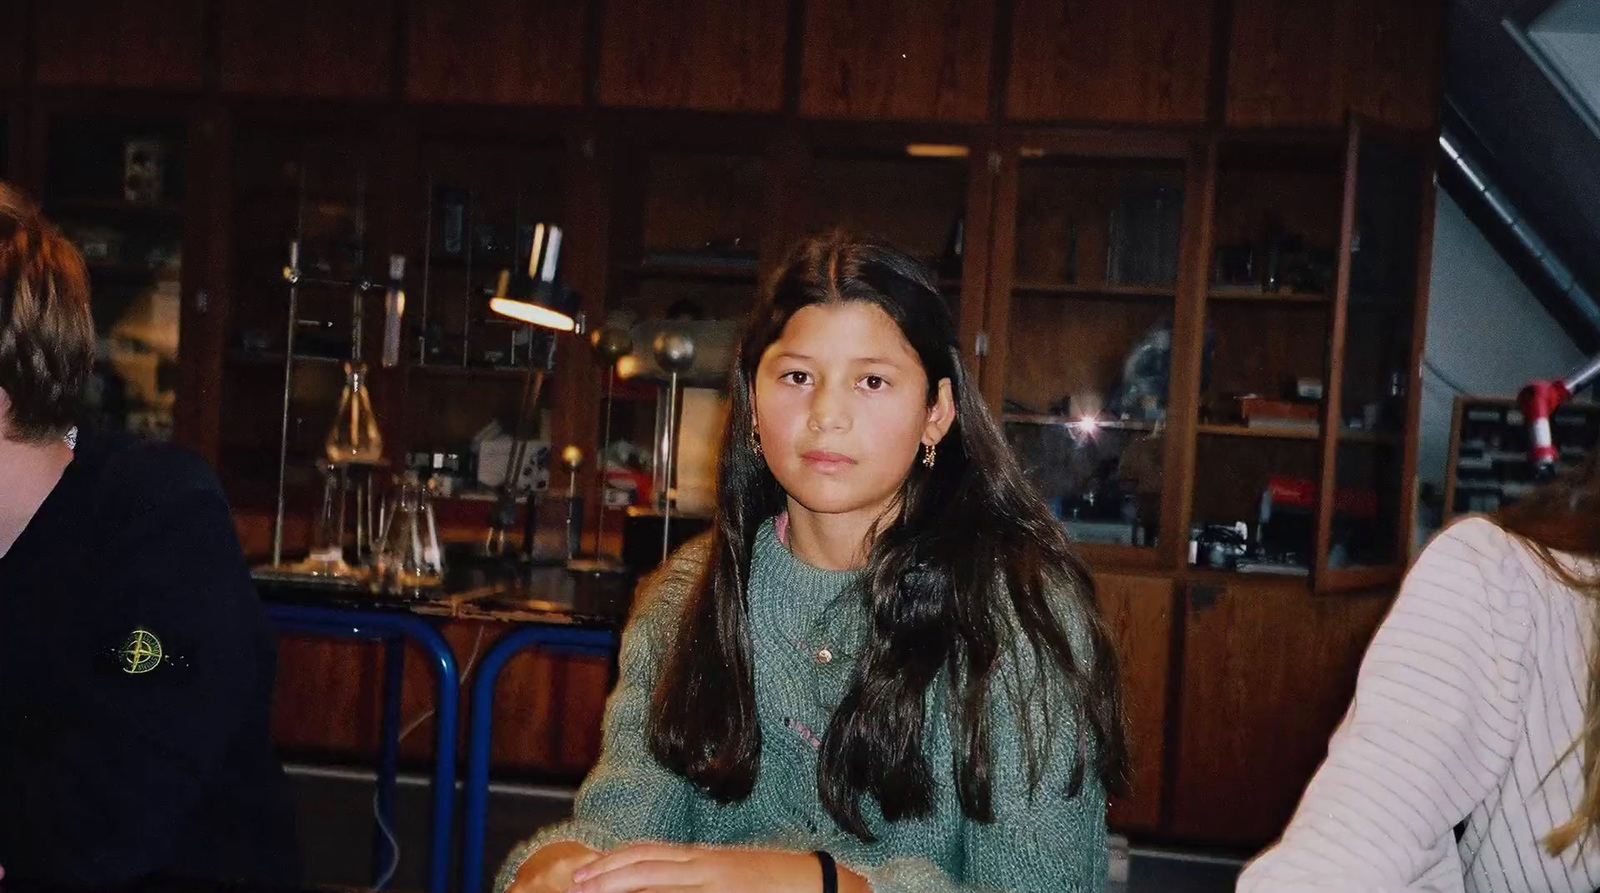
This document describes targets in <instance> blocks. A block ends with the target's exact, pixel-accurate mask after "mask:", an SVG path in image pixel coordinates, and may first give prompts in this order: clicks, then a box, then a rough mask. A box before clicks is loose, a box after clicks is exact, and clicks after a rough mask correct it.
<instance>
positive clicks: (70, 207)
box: [49, 198, 183, 217]
mask: <svg viewBox="0 0 1600 893" xmlns="http://www.w3.org/2000/svg"><path fill="white" fill-rule="evenodd" d="M49 205H50V210H51V213H54V214H81V213H101V214H126V215H137V216H152V217H177V216H179V215H181V214H182V213H183V205H181V204H179V203H178V202H174V201H165V202H130V201H125V200H123V199H119V198H63V199H57V200H55V201H52V202H50V203H49Z"/></svg>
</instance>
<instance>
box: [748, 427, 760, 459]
mask: <svg viewBox="0 0 1600 893" xmlns="http://www.w3.org/2000/svg"><path fill="white" fill-rule="evenodd" d="M750 452H752V453H755V454H756V458H757V459H759V458H761V432H759V431H757V430H756V426H755V423H754V422H752V423H751V425H750Z"/></svg>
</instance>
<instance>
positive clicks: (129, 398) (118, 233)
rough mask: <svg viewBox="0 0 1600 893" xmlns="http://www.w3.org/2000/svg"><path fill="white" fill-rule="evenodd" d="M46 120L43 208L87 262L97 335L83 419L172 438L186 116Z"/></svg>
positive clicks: (181, 259)
mask: <svg viewBox="0 0 1600 893" xmlns="http://www.w3.org/2000/svg"><path fill="white" fill-rule="evenodd" d="M46 126H47V134H46V136H47V139H48V145H47V150H46V151H47V156H46V159H45V190H44V192H45V194H44V200H45V213H46V214H47V215H48V216H49V217H50V219H51V220H52V221H54V222H55V224H56V225H57V226H59V227H60V228H61V230H62V232H64V233H65V234H66V235H67V237H68V238H69V239H71V240H72V241H73V242H74V243H75V244H76V245H77V246H78V250H79V251H81V252H82V253H83V258H84V262H85V264H86V265H87V266H88V269H89V284H90V309H91V312H92V313H93V316H94V325H95V334H96V342H97V344H96V351H95V373H94V378H93V380H92V381H91V385H90V389H89V395H88V397H89V399H88V403H89V407H88V412H89V418H88V419H87V421H88V423H89V424H91V425H95V426H97V427H100V428H104V429H106V430H112V431H125V432H128V433H131V434H136V435H139V436H142V437H150V438H155V439H160V440H170V439H171V438H172V426H173V408H174V406H175V404H176V402H177V391H176V387H175V386H176V381H177V367H178V349H179V342H180V333H179V323H178V319H179V310H180V309H181V307H182V295H181V276H182V272H183V231H184V214H183V201H184V193H185V185H186V183H185V158H184V152H185V136H186V131H187V123H186V122H185V120H184V119H183V118H181V117H176V116H174V117H152V118H142V117H127V118H124V117H115V116H98V115H52V116H50V117H49V119H48V123H47V125H46Z"/></svg>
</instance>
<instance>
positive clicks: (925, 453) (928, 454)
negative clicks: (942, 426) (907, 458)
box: [922, 443, 939, 468]
mask: <svg viewBox="0 0 1600 893" xmlns="http://www.w3.org/2000/svg"><path fill="white" fill-rule="evenodd" d="M938 448H939V445H938V444H936V443H925V444H923V445H922V467H923V468H932V467H933V457H934V453H935V451H936V450H938Z"/></svg>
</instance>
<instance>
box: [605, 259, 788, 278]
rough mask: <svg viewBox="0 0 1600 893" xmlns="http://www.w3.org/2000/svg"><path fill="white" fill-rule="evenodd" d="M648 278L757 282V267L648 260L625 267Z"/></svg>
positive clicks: (629, 271) (630, 271) (634, 273)
mask: <svg viewBox="0 0 1600 893" xmlns="http://www.w3.org/2000/svg"><path fill="white" fill-rule="evenodd" d="M625 271H626V272H628V273H632V274H633V275H635V276H640V277H643V278H648V279H700V280H709V281H713V282H752V283H753V282H755V281H756V268H755V267H754V266H744V265H735V264H718V263H678V262H669V261H646V262H644V263H641V264H634V265H632V266H629V267H627V268H625Z"/></svg>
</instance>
